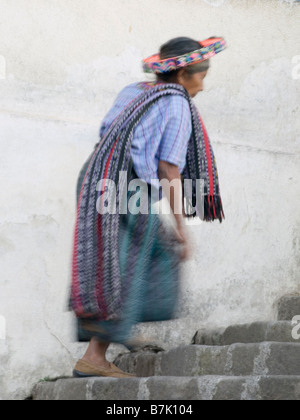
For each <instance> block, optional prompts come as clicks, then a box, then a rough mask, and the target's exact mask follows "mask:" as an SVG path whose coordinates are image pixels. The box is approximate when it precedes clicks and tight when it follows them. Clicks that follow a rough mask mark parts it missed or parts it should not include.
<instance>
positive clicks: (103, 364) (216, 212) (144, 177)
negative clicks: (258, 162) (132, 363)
mask: <svg viewBox="0 0 300 420" xmlns="http://www.w3.org/2000/svg"><path fill="white" fill-rule="evenodd" d="M225 47H226V45H225V41H224V39H222V38H217V37H214V38H209V39H207V40H204V41H201V42H198V41H195V40H192V39H190V38H175V39H173V40H171V41H169V42H168V43H166V44H164V45H163V46H162V47H161V50H160V53H159V54H156V55H154V56H152V57H149V58H148V59H146V60H144V61H143V66H144V71H145V72H152V73H154V74H156V81H155V82H152V83H147V82H144V83H135V84H132V85H130V86H127V87H126V88H125V89H123V90H122V91H121V93H120V94H119V96H118V97H117V99H116V101H115V103H114V105H113V107H112V108H111V110H110V111H109V112H108V114H107V115H106V117H105V119H104V121H103V123H102V126H101V131H100V142H99V143H98V144H97V145H96V147H95V151H94V152H93V153H92V155H91V157H90V158H89V159H88V162H87V163H86V164H85V166H84V167H83V169H82V171H81V174H80V177H79V181H78V197H77V199H78V208H77V220H76V227H75V235H74V251H73V267H72V268H73V271H72V288H71V300H70V305H71V308H72V310H73V311H74V312H75V314H76V317H77V320H78V339H79V341H84V342H89V347H88V349H87V351H86V353H85V355H84V356H83V358H82V359H81V360H79V361H78V362H77V364H76V367H75V369H74V375H75V376H77V377H86V376H110V377H119V378H123V377H130V376H133V375H130V374H127V373H125V372H123V371H121V370H120V369H118V368H117V367H116V366H115V365H113V364H112V363H109V362H108V361H107V359H106V351H107V348H108V346H109V344H110V343H122V344H126V343H127V342H128V341H129V339H130V337H131V330H132V327H133V326H134V325H136V324H137V323H139V322H155V321H164V320H169V319H172V318H174V313H175V310H176V306H177V302H178V294H179V280H180V279H179V269H180V263H181V261H184V260H186V259H187V258H188V257H189V255H190V249H189V242H188V238H187V235H186V232H185V225H184V217H185V216H187V217H200V218H201V219H203V220H205V221H213V220H216V219H218V220H219V221H220V222H221V221H222V219H223V218H224V213H223V208H222V200H221V197H220V190H219V181H218V174H217V168H216V163H215V158H214V154H213V150H212V147H211V144H210V141H209V138H208V135H207V132H206V130H205V127H204V124H203V122H202V120H201V117H200V115H199V113H198V111H197V109H196V107H195V105H194V104H193V101H192V98H194V97H195V96H196V95H197V94H198V93H199V92H201V91H202V90H203V83H204V78H205V77H206V75H207V72H208V69H209V66H210V58H211V57H213V56H214V55H215V54H217V53H218V52H220V51H222V50H223V49H224V48H225ZM163 180H167V181H168V182H172V185H173V186H174V188H171V189H170V191H167V188H166V186H164V185H166V184H163V182H162V181H163ZM185 180H191V184H189V185H190V186H191V187H190V188H187V191H186V190H185V189H183V187H184V183H183V182H182V181H185ZM197 180H199V181H201V182H202V184H201V185H202V193H201V200H199V194H198V192H199V188H198V186H199V184H197ZM134 181H137V183H138V185H139V186H140V188H139V194H137V191H138V190H136V191H134V189H132V188H131V187H130V185H132V184H131V183H132V182H134ZM174 181H175V182H174ZM154 191H155V194H154V196H155V197H156V199H153V192H154ZM142 192H143V193H144V196H143V195H142V194H141V193H142ZM183 192H184V196H185V199H186V206H184V205H183V204H182V203H184V202H183V201H181V198H182V193H183ZM145 196H146V198H147V200H145ZM164 196H166V197H167V199H168V202H169V206H170V208H171V214H172V217H173V220H174V221H175V230H174V231H172V230H170V229H167V227H166V225H165V223H164V222H162V218H161V217H160V215H158V214H157V212H156V211H154V210H153V209H154V207H155V204H157V203H158V202H160V200H161V199H162V198H163V197H164ZM179 201H180V203H181V204H180V206H179V207H180V208H179V207H178V202H179ZM133 203H134V204H135V206H133V205H132V204H133Z"/></svg>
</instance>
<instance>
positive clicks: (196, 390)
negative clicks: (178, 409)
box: [33, 376, 300, 407]
mask: <svg viewBox="0 0 300 420" xmlns="http://www.w3.org/2000/svg"><path fill="white" fill-rule="evenodd" d="M33 399H34V400H36V401H39V400H41V401H47V400H48V401H54V400H63V401H77V400H81V401H82V400H98V401H100V400H105V401H115V402H116V401H118V400H126V401H132V402H133V401H142V400H157V401H175V400H183V401H193V400H277V401H278V400H287V401H291V400H295V401H298V400H300V376H293V377H292V376H251V377H249V376H248V377H226V376H202V377H196V378H195V377H152V378H130V379H115V378H89V379H62V380H58V381H56V382H43V383H40V384H38V385H36V386H35V388H34V390H33ZM191 404H192V403H191ZM111 405H113V404H111ZM128 406H131V407H138V403H132V404H131V405H130V404H129V405H128Z"/></svg>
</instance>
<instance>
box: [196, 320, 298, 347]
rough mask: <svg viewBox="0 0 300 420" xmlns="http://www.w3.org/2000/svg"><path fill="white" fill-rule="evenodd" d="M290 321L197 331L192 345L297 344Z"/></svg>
mask: <svg viewBox="0 0 300 420" xmlns="http://www.w3.org/2000/svg"><path fill="white" fill-rule="evenodd" d="M293 331H294V325H293V324H292V322H291V321H277V322H254V323H252V324H241V325H232V326H229V327H227V328H218V329H213V330H199V331H197V333H196V334H195V336H194V339H193V344H202V345H207V346H227V345H230V344H234V343H262V342H264V341H276V342H283V343H288V342H290V343H299V344H300V338H298V339H297V338H296V337H297V336H298V335H295V334H294V333H293Z"/></svg>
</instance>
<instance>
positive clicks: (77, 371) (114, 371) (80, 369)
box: [73, 359, 136, 378]
mask: <svg viewBox="0 0 300 420" xmlns="http://www.w3.org/2000/svg"><path fill="white" fill-rule="evenodd" d="M108 366H109V367H108V368H104V367H101V366H99V365H96V364H93V363H90V362H87V361H85V360H82V359H81V360H78V362H77V363H76V366H75V368H74V371H73V375H74V377H76V378H89V377H96V376H97V377H106V378H107V377H108V378H135V377H136V375H132V374H130V373H126V372H123V371H122V370H121V369H119V368H118V367H117V366H115V365H114V364H113V363H109V362H108Z"/></svg>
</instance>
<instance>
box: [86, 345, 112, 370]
mask: <svg viewBox="0 0 300 420" xmlns="http://www.w3.org/2000/svg"><path fill="white" fill-rule="evenodd" d="M109 345H110V343H107V342H101V341H99V340H98V339H97V338H96V337H93V338H92V339H91V341H90V344H89V347H88V349H87V351H86V353H85V355H84V356H83V358H82V360H85V361H86V362H90V363H93V364H95V365H97V366H99V367H103V368H107V369H109V368H110V365H109V362H108V360H107V359H106V351H107V349H108V347H109Z"/></svg>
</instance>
